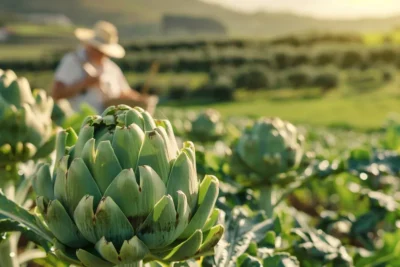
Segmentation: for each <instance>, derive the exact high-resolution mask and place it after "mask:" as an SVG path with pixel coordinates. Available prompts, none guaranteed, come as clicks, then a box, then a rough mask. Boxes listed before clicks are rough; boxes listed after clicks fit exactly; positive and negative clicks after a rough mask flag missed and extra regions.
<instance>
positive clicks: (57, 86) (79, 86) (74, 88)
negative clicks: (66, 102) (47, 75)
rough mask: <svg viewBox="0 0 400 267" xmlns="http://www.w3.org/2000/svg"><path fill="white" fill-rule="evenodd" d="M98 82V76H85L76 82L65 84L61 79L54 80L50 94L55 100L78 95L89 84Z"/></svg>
mask: <svg viewBox="0 0 400 267" xmlns="http://www.w3.org/2000/svg"><path fill="white" fill-rule="evenodd" d="M96 83H99V78H98V77H90V76H87V77H86V78H85V79H83V80H82V81H79V82H76V83H74V84H71V85H66V84H65V83H63V82H61V81H57V80H55V81H54V83H53V87H52V90H51V91H52V96H53V98H54V99H55V100H58V99H62V98H71V97H74V96H76V95H79V94H80V93H81V92H82V91H84V90H85V89H86V88H88V87H89V86H92V85H95V84H96Z"/></svg>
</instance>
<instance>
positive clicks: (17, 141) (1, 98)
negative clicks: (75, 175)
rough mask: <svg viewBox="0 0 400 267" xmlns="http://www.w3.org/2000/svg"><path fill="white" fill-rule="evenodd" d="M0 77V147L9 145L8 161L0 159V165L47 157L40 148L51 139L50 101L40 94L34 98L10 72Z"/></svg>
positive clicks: (45, 152) (51, 105) (41, 92)
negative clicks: (0, 129) (0, 132)
mask: <svg viewBox="0 0 400 267" xmlns="http://www.w3.org/2000/svg"><path fill="white" fill-rule="evenodd" d="M1 73H2V74H1V76H0V124H1V125H2V127H3V128H2V130H3V133H4V134H3V135H2V138H0V147H2V146H4V145H7V144H8V145H10V146H11V152H10V153H9V154H8V157H6V156H4V155H3V156H2V157H1V158H2V159H1V162H0V163H1V164H2V165H4V164H5V165H7V164H16V163H18V162H24V161H27V160H30V159H38V158H39V157H46V156H48V154H49V153H50V152H51V151H47V150H46V151H44V150H41V148H42V147H43V146H45V145H47V144H48V143H49V142H50V141H51V140H52V138H53V131H52V124H53V123H52V120H51V110H52V108H53V101H52V99H48V98H47V97H46V93H45V92H44V91H42V90H38V91H37V93H35V96H34V95H33V94H32V91H31V88H30V85H29V82H28V81H27V80H26V79H25V78H18V77H17V76H16V75H15V73H14V72H13V71H10V70H8V71H1ZM6 147H7V146H6ZM39 151H41V153H40V155H39Z"/></svg>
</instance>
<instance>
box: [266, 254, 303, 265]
mask: <svg viewBox="0 0 400 267" xmlns="http://www.w3.org/2000/svg"><path fill="white" fill-rule="evenodd" d="M263 265H264V266H268V267H300V263H299V261H298V260H297V258H296V257H294V256H291V255H290V254H288V253H276V254H274V255H270V256H267V257H266V258H264V259H263Z"/></svg>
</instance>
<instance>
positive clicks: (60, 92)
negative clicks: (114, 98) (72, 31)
mask: <svg viewBox="0 0 400 267" xmlns="http://www.w3.org/2000/svg"><path fill="white" fill-rule="evenodd" d="M96 83H99V78H98V77H89V76H85V77H84V78H82V66H81V65H80V62H79V61H78V60H77V58H76V55H75V54H73V53H70V54H67V55H66V56H64V58H63V59H62V60H61V62H60V64H59V66H58V67H57V69H56V72H55V75H54V82H53V86H52V90H51V91H52V96H53V98H54V99H55V100H58V99H62V98H71V97H74V96H76V95H79V94H80V93H81V92H83V91H84V90H85V89H87V88H88V87H90V86H92V85H96Z"/></svg>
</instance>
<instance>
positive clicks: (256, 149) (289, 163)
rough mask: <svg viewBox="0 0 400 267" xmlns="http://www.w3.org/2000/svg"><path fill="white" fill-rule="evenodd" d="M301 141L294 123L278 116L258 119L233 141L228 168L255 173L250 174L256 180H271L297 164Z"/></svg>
mask: <svg viewBox="0 0 400 267" xmlns="http://www.w3.org/2000/svg"><path fill="white" fill-rule="evenodd" d="M303 143H304V137H303V136H302V135H301V134H300V133H299V132H298V131H297V128H296V127H295V126H294V125H293V124H291V123H289V122H285V121H283V120H281V119H279V118H261V119H260V120H258V121H257V122H256V123H255V124H254V125H253V126H252V127H249V128H247V129H246V130H245V131H244V132H243V134H242V136H241V137H239V139H238V140H237V142H236V143H235V146H234V148H233V149H232V151H233V153H232V156H231V161H232V164H231V170H232V172H233V173H234V174H244V175H246V176H249V175H250V174H254V175H252V176H251V177H254V182H256V183H259V182H260V181H263V182H270V179H272V178H273V177H275V176H276V175H278V174H280V173H283V172H286V171H288V170H290V169H292V168H295V167H297V166H298V165H299V164H300V161H301V159H302V156H303ZM266 179H267V180H266Z"/></svg>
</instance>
